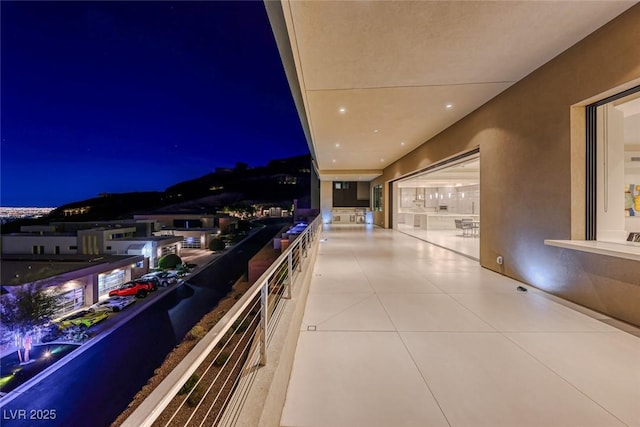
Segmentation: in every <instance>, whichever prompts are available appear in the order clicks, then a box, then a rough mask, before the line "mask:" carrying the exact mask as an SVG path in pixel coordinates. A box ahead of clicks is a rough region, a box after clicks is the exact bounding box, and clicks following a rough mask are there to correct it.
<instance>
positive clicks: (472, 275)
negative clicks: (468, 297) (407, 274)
mask: <svg viewBox="0 0 640 427" xmlns="http://www.w3.org/2000/svg"><path fill="white" fill-rule="evenodd" d="M425 277H426V278H427V279H428V280H429V281H430V282H431V283H433V284H434V285H435V286H437V287H438V288H439V289H441V290H442V291H443V292H446V293H450V294H460V293H496V292H499V293H516V292H517V291H516V288H517V287H518V286H521V285H522V283H520V282H518V281H516V280H513V279H510V278H508V277H505V276H502V275H500V274H498V273H494V272H492V271H489V270H486V269H482V270H478V271H474V272H466V271H465V272H461V273H460V272H458V273H449V272H427V273H425Z"/></svg>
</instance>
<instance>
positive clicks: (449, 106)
mask: <svg viewBox="0 0 640 427" xmlns="http://www.w3.org/2000/svg"><path fill="white" fill-rule="evenodd" d="M445 108H446V109H447V110H451V109H452V108H453V104H447V105H445Z"/></svg>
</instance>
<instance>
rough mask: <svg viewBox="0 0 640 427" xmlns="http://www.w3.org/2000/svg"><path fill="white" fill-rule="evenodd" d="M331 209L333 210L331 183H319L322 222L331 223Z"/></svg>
mask: <svg viewBox="0 0 640 427" xmlns="http://www.w3.org/2000/svg"><path fill="white" fill-rule="evenodd" d="M331 209H333V182H331V181H320V213H321V215H322V222H323V223H325V224H328V223H330V222H331Z"/></svg>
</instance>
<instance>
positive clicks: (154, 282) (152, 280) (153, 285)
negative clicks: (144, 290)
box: [132, 277, 160, 291]
mask: <svg viewBox="0 0 640 427" xmlns="http://www.w3.org/2000/svg"><path fill="white" fill-rule="evenodd" d="M132 282H134V283H142V284H147V285H148V286H150V289H151V290H152V291H156V290H158V286H160V280H158V278H157V277H147V278H144V279H143V278H142V277H139V278H137V279H134V280H132Z"/></svg>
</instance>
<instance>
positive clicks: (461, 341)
mask: <svg viewBox="0 0 640 427" xmlns="http://www.w3.org/2000/svg"><path fill="white" fill-rule="evenodd" d="M321 238H322V239H326V240H324V241H322V242H321V243H320V249H319V253H318V258H317V261H316V265H315V267H314V273H313V274H314V277H313V279H312V282H311V287H310V290H309V296H308V300H307V305H306V310H305V314H304V319H303V325H302V327H301V331H300V337H299V341H298V347H297V349H296V355H295V361H294V366H293V371H292V374H291V380H290V383H289V388H288V392H287V398H286V402H285V406H284V410H283V415H282V419H281V425H282V426H286V427H301V426H321V427H357V426H366V427H375V426H384V427H395V426H454V427H462V426H471V427H480V426H487V427H499V426H505V427H522V426H532V427H533V426H536V427H550V426H558V427H591V426H593V427H605V426H625V425H626V426H636V427H638V426H640V338H638V337H636V336H633V335H631V334H629V333H626V332H622V331H621V330H619V329H616V328H614V327H612V326H609V325H607V324H605V323H603V322H601V321H599V320H596V319H594V318H592V317H588V316H587V315H585V314H581V313H578V312H577V311H574V310H572V309H571V308H568V307H566V306H564V305H561V304H558V303H557V302H554V301H552V300H551V299H550V298H547V297H545V296H544V295H543V294H541V293H539V292H537V291H536V290H535V289H533V288H530V290H529V292H526V293H523V292H518V291H516V287H517V286H519V285H521V283H519V282H516V281H513V280H511V279H508V278H506V277H504V276H500V275H498V274H496V273H493V272H490V271H488V270H486V269H483V268H482V267H480V266H479V264H478V263H477V262H475V261H472V260H470V259H469V258H467V257H464V256H461V255H458V254H455V253H453V252H451V251H447V250H445V249H442V248H439V247H437V246H434V245H431V244H429V243H426V242H424V241H421V240H419V239H416V238H414V237H411V236H408V235H406V234H403V233H399V232H394V231H391V230H383V229H379V228H374V229H366V228H364V227H353V226H333V227H330V228H328V229H327V230H325V231H324V232H323V234H322V236H321Z"/></svg>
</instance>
